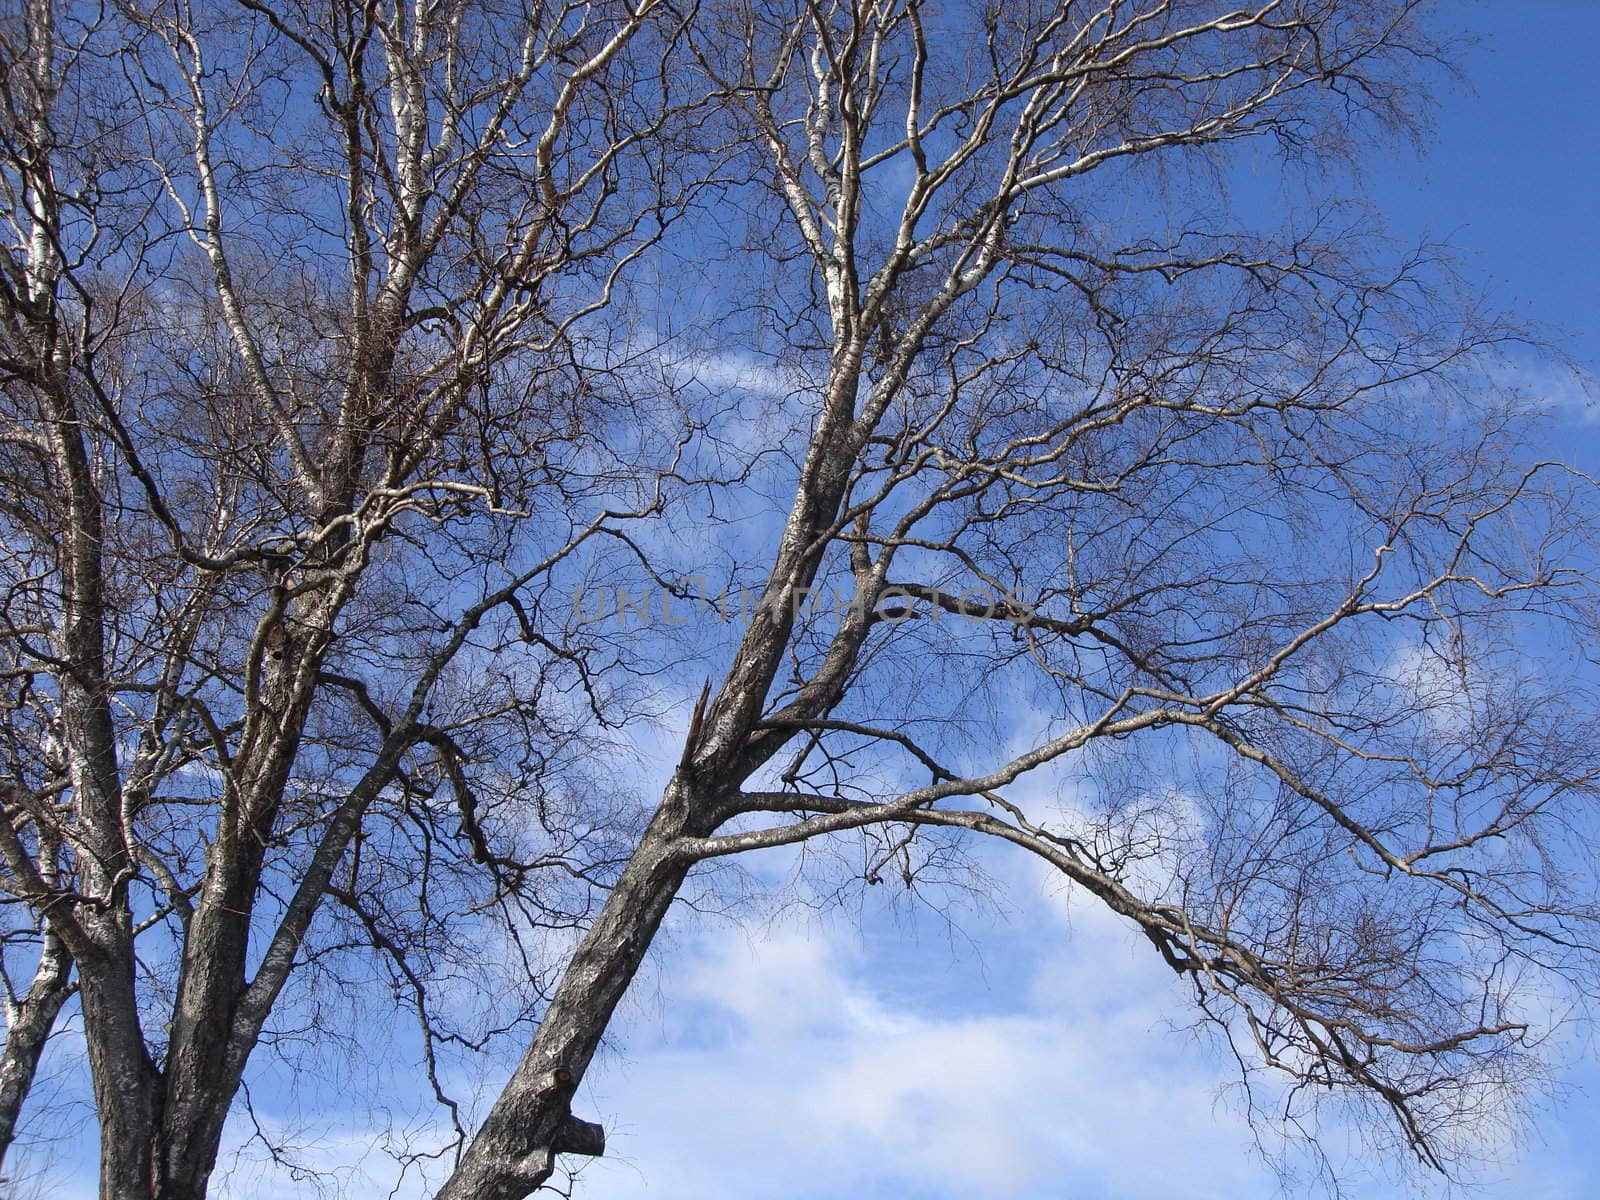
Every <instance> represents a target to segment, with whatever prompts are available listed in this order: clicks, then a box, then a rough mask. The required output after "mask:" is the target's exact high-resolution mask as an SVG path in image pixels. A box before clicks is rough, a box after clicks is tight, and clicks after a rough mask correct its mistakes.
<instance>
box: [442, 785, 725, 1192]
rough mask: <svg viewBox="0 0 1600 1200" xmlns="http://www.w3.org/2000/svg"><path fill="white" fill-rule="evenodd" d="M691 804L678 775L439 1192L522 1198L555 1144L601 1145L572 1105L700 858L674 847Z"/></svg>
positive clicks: (579, 1148)
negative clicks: (531, 1036) (507, 1078)
mask: <svg viewBox="0 0 1600 1200" xmlns="http://www.w3.org/2000/svg"><path fill="white" fill-rule="evenodd" d="M689 812H690V805H689V803H688V797H687V795H686V791H685V789H684V788H683V787H682V785H681V783H679V782H677V781H675V782H674V783H673V784H672V785H671V786H670V787H669V788H668V790H667V796H666V799H665V800H664V801H663V803H662V805H661V807H660V808H659V809H658V810H657V811H656V815H655V817H654V818H653V819H652V820H651V822H650V826H649V828H648V829H647V830H646V831H645V834H644V836H643V838H641V839H640V842H639V845H638V848H637V849H635V850H634V852H633V856H632V857H631V858H630V859H629V860H628V866H627V868H626V869H625V870H624V871H623V873H622V876H621V878H620V879H618V880H617V885H616V887H615V888H613V889H612V892H611V895H610V898H609V899H607V901H606V905H605V907H604V908H603V909H602V910H601V912H600V916H599V917H598V918H597V919H596V921H595V923H594V925H593V926H592V927H591V928H590V930H589V932H588V934H587V935H586V936H585V937H584V939H583V941H582V942H581V943H580V944H579V946H578V949H577V951H576V953H574V954H573V956H572V961H571V963H570V964H568V966H567V970H566V972H565V974H564V975H563V976H562V979H561V986H560V988H559V989H558V990H557V992H556V995H555V999H554V1000H552V1001H551V1002H550V1007H549V1008H548V1009H546V1010H545V1014H544V1018H543V1020H542V1021H541V1022H540V1024H539V1031H538V1033H537V1034H535V1035H534V1039H533V1044H532V1045H531V1046H529V1048H528V1051H527V1053H526V1054H524V1055H523V1058H522V1061H521V1063H519V1064H518V1066H517V1069H516V1071H515V1073H514V1074H513V1075H512V1077H511V1080H510V1082H509V1083H507V1084H506V1087H505V1090H504V1091H503V1092H502V1093H501V1094H500V1099H499V1100H498V1101H497V1102H496V1103H495V1106H494V1108H493V1109H491V1110H490V1112H489V1115H488V1117H487V1119H486V1120H485V1121H484V1123H483V1127H482V1128H481V1129H480V1130H479V1131H478V1135H477V1136H476V1137H475V1138H473V1139H472V1144H471V1145H470V1146H469V1147H468V1148H467V1152H466V1154H465V1155H463V1156H462V1159H461V1163H460V1164H459V1165H458V1166H457V1168H456V1170H455V1173H454V1174H453V1175H451V1177H450V1178H449V1180H447V1181H446V1183H445V1185H444V1187H443V1188H442V1189H441V1190H440V1191H439V1193H438V1197H437V1200H521V1198H522V1197H524V1196H527V1195H528V1194H529V1193H531V1192H532V1191H533V1190H534V1189H535V1188H537V1187H538V1186H539V1185H540V1184H542V1183H543V1182H544V1181H545V1180H546V1179H548V1178H549V1177H550V1174H551V1172H552V1171H553V1170H554V1167H555V1156H556V1154H557V1153H559V1152H572V1153H585V1154H593V1153H596V1152H598V1150H599V1149H601V1148H603V1146H604V1139H603V1135H601V1134H600V1131H599V1130H598V1129H596V1128H594V1127H592V1126H589V1125H588V1123H587V1122H581V1121H577V1120H575V1119H574V1118H573V1117H572V1116H571V1113H570V1111H569V1105H570V1104H571V1101H572V1094H573V1091H574V1089H575V1088H576V1087H577V1086H578V1083H579V1082H580V1081H581V1080H582V1078H583V1074H584V1072H585V1071H586V1070H587V1069H588V1066H589V1062H590V1059H591V1058H593V1056H594V1052H595V1048H596V1047H597V1046H598V1045H599V1044H600V1038H601V1036H602V1035H603V1034H604V1033H605V1029H606V1025H607V1023H608V1022H609V1021H610V1020H611V1014H612V1013H613V1012H614V1011H615V1009H616V1006H617V1003H618V1002H619V1001H620V1000H621V999H622V996H623V994H624V993H625V992H626V991H627V990H628V985H629V984H630V983H631V982H632V981H633V977H634V975H635V974H637V973H638V970H639V966H640V964H641V963H642V962H643V961H644V956H645V953H646V952H647V951H648V950H649V948H650V942H651V940H652V939H653V938H654V937H655V933H656V930H657V929H658V928H659V927H660V925H661V921H662V918H663V917H665V916H666V912H667V909H668V908H669V907H670V906H671V904H672V900H673V897H675V896H676V895H677V894H678V889H679V888H680V887H681V886H682V885H683V881H684V878H685V877H686V876H687V875H688V873H689V868H690V866H692V865H693V864H692V862H691V861H690V860H689V859H688V858H686V857H684V856H683V855H682V854H680V853H678V852H676V850H675V848H674V843H675V842H676V841H677V839H678V838H679V837H680V836H682V835H684V834H685V833H689V832H693V831H692V830H691V829H690V827H689V826H690V820H689V816H688V814H689Z"/></svg>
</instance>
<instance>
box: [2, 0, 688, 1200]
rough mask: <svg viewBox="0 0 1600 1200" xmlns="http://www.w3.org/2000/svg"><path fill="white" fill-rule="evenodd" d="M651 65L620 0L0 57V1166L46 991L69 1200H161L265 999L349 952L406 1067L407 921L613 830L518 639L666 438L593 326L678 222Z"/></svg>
mask: <svg viewBox="0 0 1600 1200" xmlns="http://www.w3.org/2000/svg"><path fill="white" fill-rule="evenodd" d="M677 37H678V29H677V25H676V23H675V20H674V19H673V18H672V17H671V16H670V15H669V14H665V13H664V12H662V11H661V6H660V5H658V4H656V3H654V2H653V0H645V2H644V3H642V4H639V5H635V6H628V5H589V4H581V3H580V4H570V5H556V6H548V7H547V6H535V7H531V8H530V7H525V6H522V5H518V4H513V5H504V6H502V5H493V4H484V5H465V4H456V3H448V4H417V5H411V4H394V5H372V4H366V3H350V4H332V5H325V6H315V7H302V6H297V5H281V6H273V5H268V4H260V3H254V2H250V0H245V2H243V3H240V4H238V5H234V6H212V5H200V6H191V5H189V4H186V3H181V2H180V3H171V4H169V3H153V4H143V3H127V4H120V5H115V6H104V5H97V4H86V5H77V4H71V3H60V4H58V3H53V2H51V0H28V2H27V3H24V4H22V5H20V6H16V7H13V6H8V8H7V10H6V12H5V14H4V16H3V18H0V98H3V100H4V110H3V113H0V187H3V189H4V199H5V206H4V216H5V220H6V245H5V258H4V263H3V266H4V270H3V276H0V279H3V282H0V326H3V331H0V370H3V373H4V381H5V385H4V401H3V414H0V455H3V456H4V466H3V470H4V477H5V493H4V515H3V522H4V525H3V544H4V553H3V561H0V576H3V580H4V584H3V588H4V598H3V602H0V612H3V627H0V645H3V650H0V654H3V679H4V685H3V688H4V704H5V710H6V721H5V726H4V729H5V733H4V737H5V744H4V756H5V768H4V783H3V788H4V792H3V811H0V859H3V863H4V870H3V874H0V880H3V887H4V891H5V893H6V897H7V905H6V909H7V919H8V921H9V923H10V924H9V927H8V932H7V937H6V942H5V946H4V951H5V954H6V956H7V968H8V969H7V974H6V983H7V986H8V994H7V1018H8V1023H7V1042H6V1048H5V1054H4V1058H3V1059H0V1149H3V1148H4V1145H5V1143H6V1142H8V1141H9V1140H10V1137H11V1134H12V1131H13V1130H14V1127H15V1122H16V1118H17V1113H18V1111H19V1109H20V1106H21V1104H22V1101H23V1098H24V1097H25V1095H26V1092H27V1090H28V1084H29V1081H30V1079H31V1077H32V1074H33V1071H34V1070H35V1069H36V1067H37V1063H38V1060H39V1056H40V1053H41V1048H42V1046H43V1045H44V1042H45V1039H46V1038H47V1037H48V1035H49V1032H50V1030H51V1027H52V1024H53V1022H54V1021H55V1019H56V1018H57V1015H58V1014H59V1013H60V1011H61V1010H62V1006H63V1003H64V1002H65V1001H67V1000H68V993H69V992H72V991H75V995H76V998H75V1000H73V1001H71V1002H72V1003H73V1004H75V1006H76V1011H79V1012H81V1017H82V1030H83V1036H84V1038H85V1041H86V1043H87V1050H88V1061H89V1067H90V1071H91V1074H92V1082H93V1088H94V1094H95V1100H96V1108H97V1111H98V1116H99V1124H100V1146H101V1152H100V1178H101V1194H102V1195H104V1196H106V1197H112V1196H116V1197H150V1196H162V1197H174V1198H175V1197H198V1196H201V1195H203V1194H204V1192H205V1190H206V1186H207V1181H208V1179H209V1177H210V1174H211V1172H212V1170H213V1168H214V1165H215V1162H216V1158H217V1153H218V1146H219V1142H220V1139H221V1137H222V1133H223V1127H224V1123H225V1121H226V1119H227V1117H228V1114H229V1112H230V1111H231V1110H232V1109H233V1106H234V1102H235V1099H236V1097H237V1095H238V1093H239V1088H240V1085H241V1080H242V1078H243V1076H244V1071H245V1068H246V1064H247V1062H248V1061H249V1059H250V1056H251V1054H252V1053H253V1052H254V1050H255V1049H256V1047H257V1045H258V1043H260V1041H261V1039H262V1038H263V1036H264V1033H266V1032H270V1029H269V1025H268V1022H269V1020H270V1018H271V1017H272V1015H273V1013H274V1012H275V1011H277V1010H278V1009H280V1008H282V1007H283V1004H284V1003H285V1002H286V1000H285V997H286V996H288V997H292V996H293V989H292V988H291V986H290V985H291V982H292V979H291V977H292V976H293V975H294V973H295V967H296V965H297V964H300V965H308V964H313V963H315V964H318V966H319V969H326V962H327V959H328V957H329V956H330V955H333V954H336V953H338V952H340V951H341V950H345V949H349V948H350V947H351V946H361V945H365V946H366V947H368V949H369V950H375V951H376V952H378V953H379V954H380V955H382V956H384V957H385V958H386V959H387V960H388V962H389V963H390V967H391V970H392V971H393V972H394V973H395V977H396V979H397V980H398V983H397V987H401V988H404V989H405V993H406V994H408V995H409V996H410V1001H411V1003H412V1004H413V1005H414V1006H415V1007H416V1009H417V1012H418V1015H419V1017H420V1018H421V1021H422V1029H423V1036H424V1041H425V1044H426V1045H427V1047H428V1049H427V1054H428V1063H429V1066H430V1069H431V1065H432V1061H433V1060H432V1051H431V1045H432V1042H431V1040H430V1039H431V1036H432V1034H433V1033H434V1031H435V1029H436V1026H435V1025H434V1024H433V1020H432V1012H431V1009H430V1007H429V1005H428V1002H427V988H428V982H429V979H430V978H431V975H432V972H433V970H434V968H435V967H437V966H438V960H439V957H440V956H441V955H446V954H448V953H449V952H450V951H449V949H448V947H447V946H446V943H445V941H444V939H442V938H441V936H440V934H439V927H440V926H441V925H442V924H446V923H448V922H449V921H450V920H451V919H452V917H460V918H461V919H462V920H463V921H465V920H466V915H467V914H471V913H479V914H481V913H482V912H483V910H484V909H486V908H491V909H492V908H494V907H498V908H500V909H501V910H502V911H503V913H504V917H505V922H504V923H505V924H507V925H508V926H509V927H510V928H511V929H512V930H513V931H515V930H516V929H518V928H524V929H526V928H537V927H541V926H542V927H549V926H550V925H558V926H559V925H561V924H567V925H570V924H572V923H574V922H577V921H580V920H582V919H583V917H584V915H585V910H586V906H587V905H588V903H589V897H590V896H591V895H592V886H591V884H590V881H589V878H588V875H587V872H589V871H591V870H595V869H603V867H604V864H605V862H606V859H607V856H608V855H610V854H614V853H616V850H615V846H614V843H615V842H616V839H617V838H618V837H619V836H621V834H622V833H624V832H625V831H626V829H625V827H626V824H627V822H626V818H624V817H622V816H620V815H619V814H618V812H616V811H614V810H613V809H611V808H610V807H608V806H606V805H605V804H604V803H603V797H600V796H595V795H593V794H591V793H590V791H589V789H591V788H592V787H593V786H594V781H593V779H591V778H586V777H585V776H584V775H583V774H582V773H577V765H578V764H579V761H580V760H581V757H582V752H583V750H584V747H585V746H586V745H587V744H588V743H589V742H590V741H592V740H593V730H595V729H596V728H598V726H597V722H602V723H603V722H605V721H615V720H620V719H621V718H622V716H623V715H625V713H626V712H627V711H628V708H627V705H628V703H629V701H628V698H627V696H626V695H625V694H624V691H622V690H619V689H617V688H616V687H614V686H612V685H610V684H608V683H606V682H605V681H604V680H603V679H601V678H598V677H597V676H598V675H599V674H600V673H601V672H600V667H601V663H600V659H601V658H602V657H603V656H604V655H605V654H606V653H607V652H606V650H605V647H604V645H603V644H602V643H599V642H590V643H587V644H585V643H582V642H580V641H577V640H574V639H570V638H567V637H565V636H564V635H565V632H566V630H565V625H566V624H567V623H569V608H568V605H567V602H566V596H567V594H568V593H567V590H566V589H564V588H557V589H556V593H557V594H559V596H560V598H561V599H560V602H559V603H558V604H556V605H555V607H554V610H553V613H554V615H551V613H550V612H548V611H547V609H549V608H550V601H549V595H550V594H551V589H552V588H553V587H554V586H555V585H554V583H553V580H555V579H556V578H557V577H558V576H559V573H560V572H561V571H562V570H563V569H564V567H563V564H565V563H566V562H567V560H568V559H570V558H571V556H572V555H573V554H574V552H575V551H576V550H577V549H578V548H579V547H580V546H581V545H583V544H584V543H585V542H586V541H587V540H589V539H591V538H593V537H594V536H596V534H597V532H598V531H599V530H601V529H606V530H609V531H611V532H613V533H615V532H616V531H618V530H619V529H621V528H623V527H625V526H626V524H627V523H628V521H629V520H630V519H637V518H638V517H641V516H643V515H645V514H647V513H649V512H651V511H653V510H654V509H655V508H656V507H658V505H659V504H660V503H661V499H662V492H661V483H662V480H663V479H664V478H665V477H666V475H667V473H668V472H670V470H671V467H672V462H673V459H674V457H675V455H676V452H677V450H676V447H677V443H678V441H679V440H681V439H682V438H683V437H685V436H686V433H685V429H686V427H685V425H684V423H683V421H682V420H681V419H680V417H679V416H678V415H676V414H674V413H671V412H666V411H664V410H661V409H660V408H659V407H653V406H651V405H649V404H646V403H644V402H642V401H640V400H639V399H638V398H637V397H636V396H635V395H634V394H633V393H632V392H630V391H629V389H628V388H627V387H625V386H624V383H623V380H622V377H621V376H619V375H618V374H617V371H616V367H617V364H618V362H619V360H620V358H621V356H622V354H623V353H624V351H622V350H619V349H618V346H619V345H620V344H621V339H619V338H617V337H616V336H615V335H616V333H617V331H616V330H614V329H612V328H611V326H610V323H609V322H610V319H609V318H608V317H607V316H606V315H605V313H606V309H607V306H608V305H609V303H610V301H611V299H612V296H613V292H614V290H615V289H616V288H617V287H618V284H619V279H620V277H621V275H622V273H623V271H624V269H625V268H626V266H627V264H628V263H629V262H631V261H632V260H633V259H634V258H635V257H636V256H637V255H638V254H639V253H640V252H641V251H642V250H643V249H644V248H646V247H648V246H649V245H650V244H651V243H652V242H653V241H654V240H655V239H656V238H658V237H659V236H660V233H661V230H662V229H663V228H664V227H665V225H666V224H667V223H668V222H669V221H670V220H671V219H672V217H673V215H674V214H675V212H676V211H677V210H678V209H679V208H681V206H682V204H683V201H684V198H685V195H686V193H687V191H688V190H692V189H690V188H686V187H685V186H684V185H682V184H681V183H680V173H679V172H678V171H677V170H676V168H675V166H674V164H673V163H672V162H671V161H670V159H669V155H668V152H669V150H670V148H671V135H672V126H673V123H674V119H675V113H676V111H677V109H678V107H679V102H678V98H677V92H676V88H675V85H674V83H673V82H672V80H671V79H670V78H668V76H667V75H666V74H665V72H664V63H665V61H666V55H667V54H668V52H669V50H670V49H671V47H672V45H673V43H674V40H675V39H676V38H677ZM623 332H624V333H625V332H626V331H625V330H624V331H623ZM663 431H664V432H663ZM512 799H514V800H515V803H516V809H515V811H513V812H510V813H509V814H508V812H507V811H506V809H505V807H504V805H505V803H506V802H508V801H510V800H512ZM561 880H566V881H567V883H566V884H563V883H562V882H560V881H561ZM397 886H404V887H405V888H406V889H407V890H408V894H409V895H410V896H411V897H412V899H411V901H410V902H409V903H396V904H388V905H386V904H385V901H386V900H387V899H388V898H390V897H391V896H392V893H393V890H394V888H396V887H397ZM330 898H331V899H332V900H333V901H334V902H335V904H336V906H337V907H338V908H339V910H340V914H341V915H340V916H339V917H337V918H334V919H332V920H330V921H326V922H324V923H323V924H322V928H323V929H324V931H325V933H324V935H323V938H324V941H323V943H322V944H319V943H318V941H317V935H315V934H312V933H311V932H310V931H311V927H312V921H313V918H314V917H315V915H316V914H317V912H318V910H319V909H320V908H322V907H324V905H325V902H327V901H329V900H330ZM529 913H532V914H534V916H535V917H536V918H537V920H536V921H530V920H528V919H526V918H527V914H529ZM479 919H480V920H481V919H482V918H481V917H480V918H479ZM458 932H459V931H458ZM29 970H31V971H32V982H31V984H28V983H26V982H22V983H19V984H16V985H15V986H13V984H12V981H13V979H16V978H21V979H23V980H25V979H26V975H25V974H24V975H20V976H19V975H17V974H15V972H26V971H29ZM286 989H288V991H287V992H286ZM529 1003H531V1000H530V999H528V997H526V996H525V997H524V1004H523V1007H524V1009H526V1008H527V1005H528V1004H529ZM523 1015H524V1017H525V1016H526V1015H527V1013H526V1012H524V1013H523ZM434 1084H435V1087H437V1086H438V1081H437V1078H435V1079H434Z"/></svg>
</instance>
